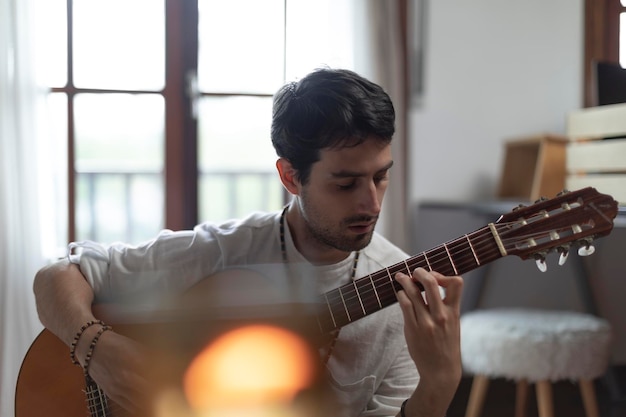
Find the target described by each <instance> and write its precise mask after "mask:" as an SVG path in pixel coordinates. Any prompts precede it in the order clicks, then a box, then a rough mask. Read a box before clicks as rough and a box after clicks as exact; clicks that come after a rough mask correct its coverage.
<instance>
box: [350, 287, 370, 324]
mask: <svg viewBox="0 0 626 417" xmlns="http://www.w3.org/2000/svg"><path fill="white" fill-rule="evenodd" d="M352 284H354V291H355V292H356V296H357V298H358V299H359V304H361V310H362V311H363V315H364V316H365V315H366V314H367V313H366V312H365V307H363V300H362V299H361V294H360V293H359V289H358V288H357V286H356V281H352Z"/></svg>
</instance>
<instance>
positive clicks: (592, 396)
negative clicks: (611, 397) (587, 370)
mask: <svg viewBox="0 0 626 417" xmlns="http://www.w3.org/2000/svg"><path fill="white" fill-rule="evenodd" d="M578 385H579V386H580V394H581V396H582V397H583V405H584V407H585V415H586V416H587V417H599V416H600V413H599V411H598V402H597V400H596V391H595V388H594V386H593V381H590V380H588V379H581V380H580V381H578Z"/></svg>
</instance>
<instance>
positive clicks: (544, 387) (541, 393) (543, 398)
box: [536, 381, 554, 417]
mask: <svg viewBox="0 0 626 417" xmlns="http://www.w3.org/2000/svg"><path fill="white" fill-rule="evenodd" d="M536 391H537V406H538V408H539V417H554V404H553V402H552V384H551V383H550V381H538V382H537V386H536Z"/></svg>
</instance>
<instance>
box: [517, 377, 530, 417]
mask: <svg viewBox="0 0 626 417" xmlns="http://www.w3.org/2000/svg"><path fill="white" fill-rule="evenodd" d="M527 403H528V381H526V380H525V379H521V380H519V381H517V384H516V386H515V417H526V404H527Z"/></svg>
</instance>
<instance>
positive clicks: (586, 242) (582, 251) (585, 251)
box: [578, 237, 596, 256]
mask: <svg viewBox="0 0 626 417" xmlns="http://www.w3.org/2000/svg"><path fill="white" fill-rule="evenodd" d="M591 242H593V239H591V238H589V237H588V238H585V239H581V240H580V241H579V244H580V248H578V255H580V256H589V255H593V253H594V252H595V251H596V248H595V247H594V246H593V245H592V244H591Z"/></svg>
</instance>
